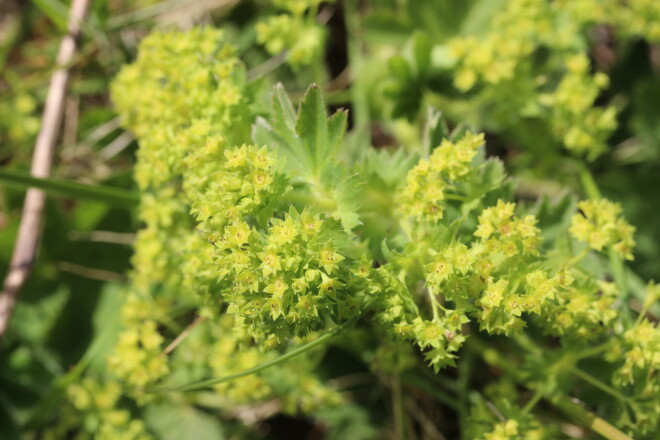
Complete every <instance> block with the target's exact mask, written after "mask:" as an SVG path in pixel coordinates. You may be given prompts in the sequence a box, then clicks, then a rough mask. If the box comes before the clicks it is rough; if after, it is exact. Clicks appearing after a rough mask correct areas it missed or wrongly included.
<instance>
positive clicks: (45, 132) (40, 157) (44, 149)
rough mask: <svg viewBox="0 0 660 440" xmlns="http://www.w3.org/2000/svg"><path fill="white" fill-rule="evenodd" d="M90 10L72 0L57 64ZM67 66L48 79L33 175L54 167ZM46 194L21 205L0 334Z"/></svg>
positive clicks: (1, 297)
mask: <svg viewBox="0 0 660 440" xmlns="http://www.w3.org/2000/svg"><path fill="white" fill-rule="evenodd" d="M88 9H89V0H73V2H72V4H71V10H70V12H69V23H68V29H69V33H68V34H67V35H66V36H65V37H64V39H63V40H62V42H61V43H60V49H59V52H58V53H57V61H56V63H57V65H58V66H67V65H69V64H70V62H71V60H72V58H73V55H74V54H75V51H76V40H77V38H78V36H79V35H80V23H81V22H82V20H83V19H84V17H85V15H86V14H87V10H88ZM69 73H70V72H69V69H68V68H66V67H60V68H58V69H57V70H56V71H55V73H53V76H52V78H51V80H50V87H49V88H48V96H47V98H46V105H45V107H44V112H43V118H42V124H41V129H40V130H39V135H38V136H37V141H36V143H35V146H34V154H33V156H32V175H33V176H35V177H48V175H49V174H50V170H51V168H52V167H53V156H54V151H55V145H56V142H57V136H58V133H59V131H60V127H61V125H62V114H63V112H64V101H65V97H66V92H67V87H68V83H69ZM45 201H46V194H44V192H43V191H40V190H37V189H29V190H28V191H27V194H26V195H25V202H24V204H23V216H22V217H21V224H20V227H19V229H18V238H17V239H16V245H15V248H14V254H13V255H12V259H11V263H10V265H9V272H8V273H7V277H6V278H5V282H4V287H3V291H2V293H1V294H0V337H1V336H2V335H3V334H4V333H5V331H6V330H7V326H8V324H9V318H10V317H11V313H12V311H13V310H14V306H15V305H16V300H17V299H18V294H19V292H20V290H21V287H23V284H25V281H26V280H27V278H28V276H29V275H30V271H31V270H32V265H33V263H34V259H35V255H36V253H37V248H38V246H39V241H40V236H41V226H42V217H43V210H44V203H45Z"/></svg>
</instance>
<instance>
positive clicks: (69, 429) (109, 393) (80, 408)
mask: <svg viewBox="0 0 660 440" xmlns="http://www.w3.org/2000/svg"><path fill="white" fill-rule="evenodd" d="M66 394H67V396H68V398H69V402H70V403H69V404H68V405H67V407H66V408H65V411H64V414H63V415H62V416H61V421H60V423H59V424H58V425H57V426H56V427H54V428H52V429H50V430H48V431H46V432H45V433H44V437H43V438H44V439H46V440H57V439H61V438H69V436H71V435H72V434H73V433H75V438H77V439H81V440H86V439H90V440H91V439H99V440H112V439H117V440H151V439H152V438H153V437H152V436H151V435H150V434H149V432H148V430H147V427H146V426H145V423H144V422H143V421H142V420H139V419H133V418H132V417H131V413H130V411H129V410H128V409H125V408H122V407H121V406H120V404H119V401H120V398H121V394H122V388H121V386H120V385H119V383H117V382H112V381H109V382H105V383H101V382H99V381H98V380H94V379H92V378H84V379H82V380H81V381H80V382H78V383H74V384H71V385H69V386H68V388H67V389H66ZM80 418H82V419H83V420H84V421H83V422H82V423H81V422H80ZM79 426H83V430H79V429H78V428H79Z"/></svg>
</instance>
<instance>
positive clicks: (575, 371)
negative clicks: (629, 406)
mask: <svg viewBox="0 0 660 440" xmlns="http://www.w3.org/2000/svg"><path fill="white" fill-rule="evenodd" d="M572 373H573V374H574V375H576V376H577V377H579V378H580V379H582V380H584V381H585V382H588V383H590V384H591V385H593V386H595V387H596V388H598V389H600V390H602V391H604V392H605V393H607V394H609V395H611V396H612V397H616V398H617V399H619V400H621V401H623V402H626V403H630V398H629V397H628V396H624V395H623V394H621V393H620V392H619V391H617V390H615V389H614V388H612V387H611V386H609V385H607V384H605V383H603V382H601V381H600V380H598V379H596V378H595V377H593V376H592V375H590V374H587V373H585V372H584V371H582V370H579V369H577V368H573V370H572Z"/></svg>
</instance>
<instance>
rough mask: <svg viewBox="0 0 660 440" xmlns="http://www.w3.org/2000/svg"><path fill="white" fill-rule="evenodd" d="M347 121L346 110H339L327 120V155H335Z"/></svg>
mask: <svg viewBox="0 0 660 440" xmlns="http://www.w3.org/2000/svg"><path fill="white" fill-rule="evenodd" d="M347 120H348V112H347V111H346V110H339V111H337V112H336V113H335V114H333V115H332V116H330V118H328V141H327V144H328V153H332V154H335V153H336V152H337V150H339V147H340V145H341V141H342V139H343V138H344V133H345V132H346V122H347Z"/></svg>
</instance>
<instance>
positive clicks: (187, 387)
mask: <svg viewBox="0 0 660 440" xmlns="http://www.w3.org/2000/svg"><path fill="white" fill-rule="evenodd" d="M353 322H354V321H349V322H347V323H345V324H343V325H340V326H339V327H336V328H335V329H333V330H332V331H330V332H328V333H326V334H324V335H323V336H320V337H318V338H317V339H315V340H313V341H312V342H308V343H307V344H304V345H301V346H300V347H298V348H295V349H293V350H291V351H290V352H288V353H285V354H283V355H281V356H278V357H277V358H275V359H273V360H271V361H268V362H264V363H263V364H259V365H257V366H255V367H252V368H248V369H247V370H243V371H241V372H239V373H234V374H230V375H228V376H223V377H217V378H213V379H206V380H200V381H198V382H192V383H188V384H184V385H179V386H174V387H156V388H148V389H146V390H145V391H146V392H148V393H170V392H186V391H195V390H201V389H203V388H209V387H210V386H213V385H218V384H221V383H225V382H231V381H232V380H235V379H238V378H241V377H245V376H250V375H252V374H255V373H259V372H261V371H263V370H266V369H268V368H270V367H272V366H274V365H278V364H281V363H284V362H286V361H288V360H289V359H291V358H294V357H296V356H299V355H301V354H303V353H305V352H307V351H309V350H312V349H313V348H315V347H317V346H319V345H321V344H323V343H325V342H326V341H328V340H329V339H331V338H332V337H333V336H335V335H337V334H338V333H339V332H340V331H342V330H343V329H345V328H346V327H347V326H348V324H349V323H353Z"/></svg>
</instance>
